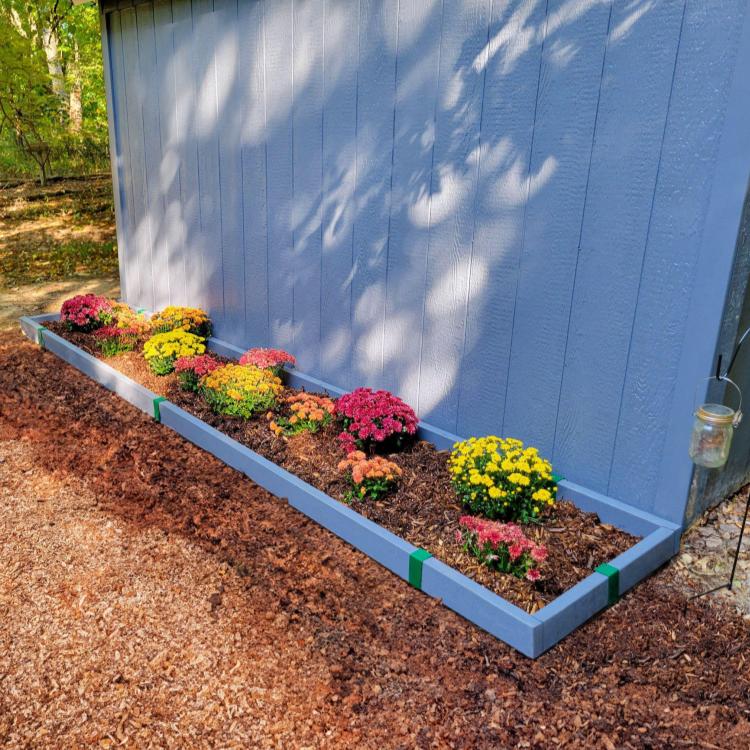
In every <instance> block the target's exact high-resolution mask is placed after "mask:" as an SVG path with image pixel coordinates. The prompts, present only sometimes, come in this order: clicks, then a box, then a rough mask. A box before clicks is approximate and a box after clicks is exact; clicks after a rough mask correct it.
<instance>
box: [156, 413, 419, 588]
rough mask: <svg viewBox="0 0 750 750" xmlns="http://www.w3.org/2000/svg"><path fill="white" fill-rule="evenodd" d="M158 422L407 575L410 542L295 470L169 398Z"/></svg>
mask: <svg viewBox="0 0 750 750" xmlns="http://www.w3.org/2000/svg"><path fill="white" fill-rule="evenodd" d="M161 421H162V424H164V425H166V426H167V427H170V428H172V429H173V430H174V431H175V432H177V433H179V434H180V435H182V437H184V438H185V439H187V440H189V441H190V442H191V443H194V444H195V445H197V446H199V447H201V448H204V449H205V450H207V451H209V452H210V453H212V454H213V455H214V456H216V457H217V458H219V459H220V460H222V461H223V462H224V463H226V464H228V465H229V466H231V467H233V468H235V469H237V470H238V471H241V472H242V473H243V474H245V475H246V476H247V477H249V478H250V479H252V480H253V481H254V482H256V483H257V484H259V485H261V486H262V487H264V488H265V489H267V490H268V491H269V492H271V493H273V494H274V495H276V496H277V497H280V498H286V499H287V500H288V501H289V504H290V505H291V506H292V507H294V508H296V509H297V510H299V511H301V512H302V513H304V514H305V515H306V516H308V517H309V518H312V519H313V520H314V521H316V522H317V523H319V524H321V525H322V526H325V528H327V529H328V530H329V531H331V532H333V533H334V534H336V535H337V536H339V537H341V538H342V539H344V540H345V541H346V542H348V543H349V544H351V545H352V546H354V547H356V548H357V549H359V550H360V551H362V552H364V553H365V554H366V555H368V556H369V557H372V558H373V559H374V560H375V561H377V562H379V563H380V564H381V565H383V566H384V567H386V568H388V569H389V570H391V571H392V572H394V573H395V574H396V575H398V576H399V577H400V578H403V579H404V580H408V578H409V556H410V555H411V553H412V552H414V551H415V550H416V547H415V546H414V545H413V544H410V543H409V542H407V541H405V540H403V539H401V538H399V537H397V536H396V535H395V534H392V533H391V532H390V531H388V530H386V529H384V528H382V527H381V526H378V525H377V524H375V523H373V522H372V521H370V520H368V519H366V518H365V517H364V516H361V515H360V514H359V513H356V512H355V511H353V510H351V509H350V508H348V507H347V506H345V505H343V504H342V503H339V502H336V501H335V500H333V499H332V498H330V497H329V496H328V495H326V494H325V493H323V492H321V491H320V490H317V489H316V488H315V487H313V486H312V485H310V484H308V483H307V482H304V481H302V480H301V479H299V478H298V477H296V476H295V475H294V474H291V473H290V472H288V471H286V470H285V469H282V468H281V467H279V466H277V465H276V464H274V463H272V462H271V461H269V460H268V459H266V458H264V457H263V456H261V455H259V454H258V453H256V452H255V451H253V450H251V449H250V448H247V447H246V446H244V445H242V444H241V443H238V442H237V441H236V440H233V439H232V438H229V437H227V436H226V435H225V434H224V433H222V432H220V431H219V430H216V429H215V428H213V427H211V426H209V425H207V424H206V423H205V422H203V421H201V420H199V419H197V418H196V417H194V416H193V415H192V414H189V413H188V412H186V411H184V410H183V409H181V408H180V407H178V406H175V405H174V404H171V403H169V402H164V403H162V404H161Z"/></svg>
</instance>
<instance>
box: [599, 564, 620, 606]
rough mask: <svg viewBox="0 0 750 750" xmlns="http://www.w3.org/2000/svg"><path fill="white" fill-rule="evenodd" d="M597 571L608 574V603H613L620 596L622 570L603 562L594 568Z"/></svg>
mask: <svg viewBox="0 0 750 750" xmlns="http://www.w3.org/2000/svg"><path fill="white" fill-rule="evenodd" d="M594 570H595V571H596V572H597V573H601V574H602V575H603V576H607V586H608V588H607V604H608V605H610V606H611V605H612V604H615V603H616V602H617V600H618V599H619V598H620V571H619V570H618V569H617V568H616V567H615V566H614V565H610V564H609V563H602V564H601V565H600V566H599V567H598V568H594Z"/></svg>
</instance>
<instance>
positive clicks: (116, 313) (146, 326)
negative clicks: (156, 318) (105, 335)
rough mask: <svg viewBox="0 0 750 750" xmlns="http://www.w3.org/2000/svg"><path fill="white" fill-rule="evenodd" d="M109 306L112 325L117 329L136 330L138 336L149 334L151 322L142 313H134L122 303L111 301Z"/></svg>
mask: <svg viewBox="0 0 750 750" xmlns="http://www.w3.org/2000/svg"><path fill="white" fill-rule="evenodd" d="M111 305H112V317H113V319H114V325H116V326H117V327H118V328H131V329H136V330H137V331H138V335H139V336H143V335H145V334H147V333H150V331H151V321H149V319H148V318H147V317H146V316H145V314H144V313H142V312H140V313H139V312H136V311H135V310H133V308H132V307H130V306H129V305H126V304H125V303H124V302H116V301H111Z"/></svg>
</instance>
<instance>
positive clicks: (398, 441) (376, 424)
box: [336, 388, 418, 453]
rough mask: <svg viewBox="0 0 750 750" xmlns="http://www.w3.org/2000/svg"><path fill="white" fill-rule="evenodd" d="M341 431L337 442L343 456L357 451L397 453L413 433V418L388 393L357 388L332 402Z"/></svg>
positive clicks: (414, 421) (412, 413)
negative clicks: (345, 453)
mask: <svg viewBox="0 0 750 750" xmlns="http://www.w3.org/2000/svg"><path fill="white" fill-rule="evenodd" d="M336 415H337V417H338V418H339V419H340V420H341V422H342V425H343V427H344V429H343V432H342V433H341V434H340V435H339V442H340V443H341V445H342V447H343V448H344V450H346V452H347V453H350V452H351V451H353V450H355V449H356V448H359V449H360V450H369V449H373V448H376V447H377V448H381V449H382V448H385V447H388V448H391V449H399V448H401V447H403V445H404V443H405V442H406V440H407V439H408V438H409V437H411V436H412V435H415V434H416V432H417V423H418V420H417V415H416V414H415V413H414V410H413V409H412V408H411V406H409V405H408V404H407V403H405V402H404V401H402V400H401V399H400V398H399V397H398V396H394V395H393V394H392V393H389V392H388V391H373V390H372V389H371V388H357V389H356V390H354V391H352V392H351V393H347V394H346V395H344V396H342V397H341V398H340V399H339V400H338V401H337V402H336Z"/></svg>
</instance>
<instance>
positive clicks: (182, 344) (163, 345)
mask: <svg viewBox="0 0 750 750" xmlns="http://www.w3.org/2000/svg"><path fill="white" fill-rule="evenodd" d="M205 351H206V343H205V340H204V339H202V338H201V337H200V336H196V335H195V334H192V333H188V331H185V330H182V329H177V330H176V331H166V332H165V333H157V334H156V335H154V336H152V337H151V338H150V339H149V340H148V341H147V342H146V343H145V344H144V345H143V356H144V357H145V359H146V361H147V362H148V364H149V366H150V367H151V371H152V372H153V373H154V374H155V375H169V373H170V372H172V370H174V363H175V361H176V360H177V359H179V358H180V357H192V356H194V355H196V354H203V353H204V352H205Z"/></svg>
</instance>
